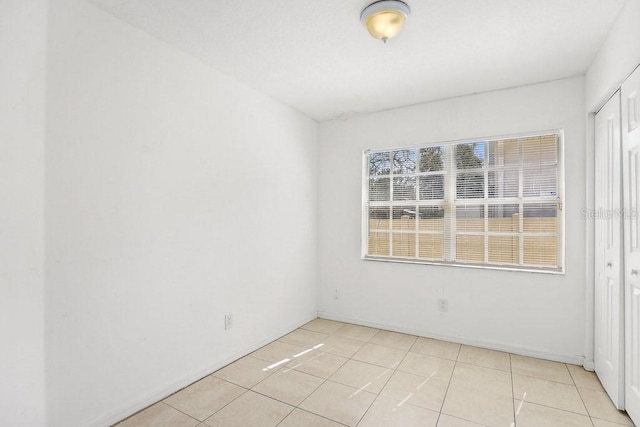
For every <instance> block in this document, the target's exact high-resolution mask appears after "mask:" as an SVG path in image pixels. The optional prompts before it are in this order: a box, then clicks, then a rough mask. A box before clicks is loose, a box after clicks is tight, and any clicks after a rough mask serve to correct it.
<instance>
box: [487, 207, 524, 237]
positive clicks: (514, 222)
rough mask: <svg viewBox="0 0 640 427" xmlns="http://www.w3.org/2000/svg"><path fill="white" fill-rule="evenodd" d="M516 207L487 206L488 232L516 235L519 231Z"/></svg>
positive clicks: (518, 209) (518, 216)
mask: <svg viewBox="0 0 640 427" xmlns="http://www.w3.org/2000/svg"><path fill="white" fill-rule="evenodd" d="M519 213H520V207H519V206H518V205H489V221H488V222H489V231H495V232H502V233H512V232H513V233H517V232H518V230H519V229H520V214H519Z"/></svg>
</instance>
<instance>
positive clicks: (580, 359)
mask: <svg viewBox="0 0 640 427" xmlns="http://www.w3.org/2000/svg"><path fill="white" fill-rule="evenodd" d="M318 317H320V318H323V319H328V320H335V321H338V322H345V323H353V324H356V325H362V326H369V327H372V328H377V329H386V330H389V331H394V332H400V333H403V334H410V335H417V336H421V337H426V338H434V339H438V340H442V341H450V342H455V343H458V344H466V345H471V346H474V347H481V348H487V349H490V350H497V351H504V352H507V353H513V354H518V355H521V356H529V357H536V358H538V359H545V360H552V361H554V362H561V363H569V364H572V365H579V366H585V363H586V362H585V358H584V356H579V355H572V354H559V353H550V352H548V351H543V350H537V349H533V348H528V347H521V346H515V345H510V344H505V343H497V342H490V341H481V340H474V339H469V338H461V337H454V336H448V335H441V334H435V333H433V332H430V331H424V330H417V329H412V328H407V327H404V326H399V325H392V324H387V323H379V322H372V321H368V320H363V319H357V318H353V317H349V316H341V315H338V314H333V313H327V312H324V311H319V312H318ZM591 363H593V362H591ZM585 369H587V368H586V366H585ZM587 370H589V369H587ZM591 370H593V369H591Z"/></svg>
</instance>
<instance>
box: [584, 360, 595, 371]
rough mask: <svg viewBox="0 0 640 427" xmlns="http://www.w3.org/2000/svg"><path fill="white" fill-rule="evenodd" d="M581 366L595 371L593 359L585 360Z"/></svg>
mask: <svg viewBox="0 0 640 427" xmlns="http://www.w3.org/2000/svg"><path fill="white" fill-rule="evenodd" d="M582 367H583V368H584V369H585V370H586V371H590V372H593V371H595V370H596V365H595V363H594V362H593V360H585V361H584V362H583V363H582Z"/></svg>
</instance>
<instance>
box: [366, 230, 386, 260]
mask: <svg viewBox="0 0 640 427" xmlns="http://www.w3.org/2000/svg"><path fill="white" fill-rule="evenodd" d="M368 249H369V252H368V254H369V255H374V256H375V255H381V256H389V233H376V232H372V233H371V232H370V233H369V248H368Z"/></svg>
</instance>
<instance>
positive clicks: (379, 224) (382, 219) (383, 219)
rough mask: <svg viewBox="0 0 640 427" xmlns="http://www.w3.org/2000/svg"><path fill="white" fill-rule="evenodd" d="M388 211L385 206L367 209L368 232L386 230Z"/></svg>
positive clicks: (387, 226)
mask: <svg viewBox="0 0 640 427" xmlns="http://www.w3.org/2000/svg"><path fill="white" fill-rule="evenodd" d="M390 211H391V209H390V208H388V207H386V206H385V207H380V208H379V207H375V208H369V230H388V229H389V223H390V221H389V213H390Z"/></svg>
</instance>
